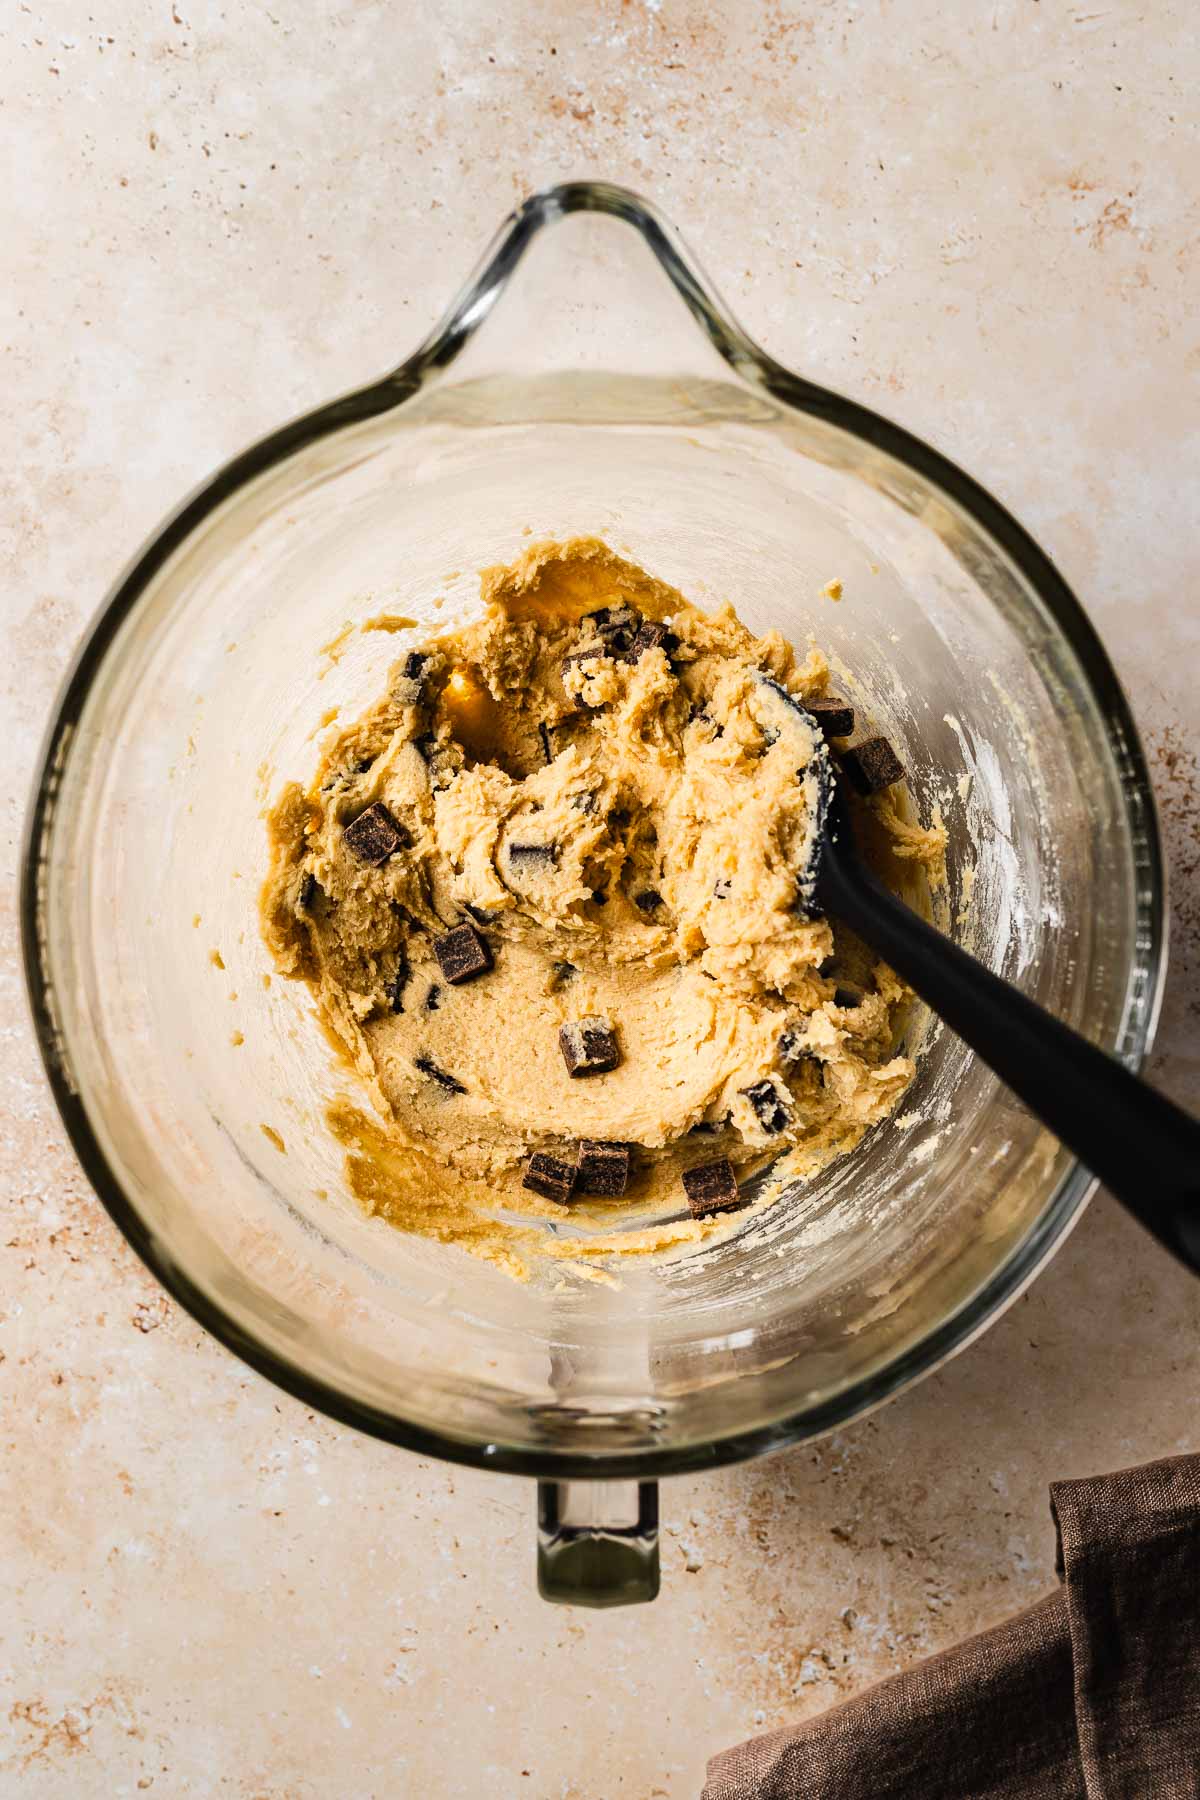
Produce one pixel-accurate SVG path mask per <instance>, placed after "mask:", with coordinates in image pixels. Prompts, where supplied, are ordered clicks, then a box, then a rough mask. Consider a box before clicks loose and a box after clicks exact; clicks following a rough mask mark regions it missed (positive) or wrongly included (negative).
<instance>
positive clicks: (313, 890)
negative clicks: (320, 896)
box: [296, 869, 317, 912]
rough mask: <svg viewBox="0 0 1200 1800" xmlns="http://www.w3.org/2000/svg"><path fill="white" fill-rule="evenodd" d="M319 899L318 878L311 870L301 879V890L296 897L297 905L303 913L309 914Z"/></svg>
mask: <svg viewBox="0 0 1200 1800" xmlns="http://www.w3.org/2000/svg"><path fill="white" fill-rule="evenodd" d="M316 897H317V878H316V876H315V875H314V874H313V873H312V870H311V869H308V870H306V871H305V873H304V874H303V875H302V876H301V878H300V890H299V892H298V893H297V895H296V905H297V906H298V907H299V908H300V911H301V912H307V911H308V909H309V907H310V906H311V905H312V903H313V901H314V900H315V899H316Z"/></svg>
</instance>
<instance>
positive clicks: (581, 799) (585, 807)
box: [571, 790, 596, 813]
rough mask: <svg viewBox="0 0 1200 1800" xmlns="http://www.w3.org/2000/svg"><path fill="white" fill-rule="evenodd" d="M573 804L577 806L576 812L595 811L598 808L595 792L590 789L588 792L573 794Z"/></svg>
mask: <svg viewBox="0 0 1200 1800" xmlns="http://www.w3.org/2000/svg"><path fill="white" fill-rule="evenodd" d="M571 805H572V806H573V807H574V808H575V811H576V812H581V813H594V812H595V810H596V795H595V792H594V791H593V790H589V791H588V792H587V793H582V794H572V795H571Z"/></svg>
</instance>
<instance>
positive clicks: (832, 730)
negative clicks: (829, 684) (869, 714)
mask: <svg viewBox="0 0 1200 1800" xmlns="http://www.w3.org/2000/svg"><path fill="white" fill-rule="evenodd" d="M804 710H805V711H806V712H808V713H811V714H812V716H813V718H814V719H815V720H816V721H817V724H818V725H819V726H820V727H821V730H822V731H823V732H824V733H825V736H826V737H849V736H850V733H851V732H852V731H853V730H854V708H853V707H852V706H851V704H850V702H849V701H848V700H843V699H842V697H841V695H840V694H823V695H822V696H821V698H820V699H819V700H806V701H805V702H804Z"/></svg>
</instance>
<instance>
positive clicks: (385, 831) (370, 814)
mask: <svg viewBox="0 0 1200 1800" xmlns="http://www.w3.org/2000/svg"><path fill="white" fill-rule="evenodd" d="M342 838H343V841H344V842H345V845H346V848H347V850H350V851H352V852H353V854H354V855H355V856H357V858H358V860H359V862H364V863H371V864H373V865H375V866H376V867H378V865H379V864H380V863H384V862H386V861H387V859H388V857H389V856H394V855H395V854H396V851H397V850H403V849H405V848H406V847H407V846H408V845H409V844H411V843H412V834H411V833H410V832H408V831H406V830H405V828H404V826H403V825H401V824H400V823H399V822H398V821H397V820H396V819H393V817H392V815H391V813H390V812H389V811H388V809H387V807H386V806H385V805H384V804H383V801H382V800H377V801H376V802H375V804H374V806H368V808H367V810H366V812H360V813H359V815H358V817H357V819H355V821H354V823H353V824H352V825H347V827H346V829H345V831H343V833H342Z"/></svg>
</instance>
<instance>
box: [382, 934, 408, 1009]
mask: <svg viewBox="0 0 1200 1800" xmlns="http://www.w3.org/2000/svg"><path fill="white" fill-rule="evenodd" d="M408 977H409V967H408V952H407V951H406V950H405V948H404V945H403V944H401V946H400V951H399V955H398V956H397V958H396V973H395V974H394V975H393V976H392V979H391V980H390V981H389V982H388V983H387V986H386V987H385V988H384V990H383V991H384V994H385V995H386V997H387V1003H388V1005H389V1006H390V1007H391V1009H392V1011H393V1012H394V1013H402V1012H403V1011H404V990H405V988H406V987H407V986H408Z"/></svg>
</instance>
